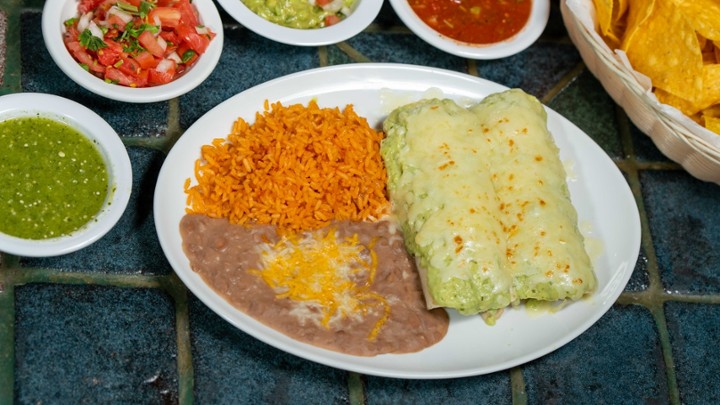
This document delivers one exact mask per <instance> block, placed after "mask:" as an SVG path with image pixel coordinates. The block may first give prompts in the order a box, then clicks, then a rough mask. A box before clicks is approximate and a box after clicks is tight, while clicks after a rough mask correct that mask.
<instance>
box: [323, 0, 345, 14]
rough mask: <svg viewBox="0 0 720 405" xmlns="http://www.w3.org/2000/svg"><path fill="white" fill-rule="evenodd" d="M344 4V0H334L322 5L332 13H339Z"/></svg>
mask: <svg viewBox="0 0 720 405" xmlns="http://www.w3.org/2000/svg"><path fill="white" fill-rule="evenodd" d="M344 5H345V4H344V3H343V0H333V1H331V2H330V3H328V4H326V5H324V6H322V9H323V10H325V11H329V12H331V13H337V12H338V11H340V9H342V8H343V6H344Z"/></svg>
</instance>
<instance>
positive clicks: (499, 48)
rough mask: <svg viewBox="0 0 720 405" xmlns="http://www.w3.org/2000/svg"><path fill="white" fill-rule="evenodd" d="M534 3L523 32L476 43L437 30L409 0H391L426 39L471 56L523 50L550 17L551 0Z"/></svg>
mask: <svg viewBox="0 0 720 405" xmlns="http://www.w3.org/2000/svg"><path fill="white" fill-rule="evenodd" d="M532 3H533V4H532V9H531V10H530V18H529V19H528V22H527V23H526V24H525V27H523V29H522V30H521V31H520V32H518V33H517V34H515V35H514V36H513V37H511V38H509V39H507V40H505V41H501V42H496V43H493V44H487V45H477V44H468V43H465V42H460V41H457V40H455V39H452V38H448V37H446V36H445V35H442V34H440V33H439V32H437V31H435V30H434V29H432V28H431V27H430V26H429V25H427V24H425V23H424V22H423V21H422V20H421V19H420V17H418V15H417V14H415V11H413V9H412V7H410V4H409V3H408V0H390V4H391V5H392V7H393V9H394V10H395V12H396V13H397V15H398V16H399V17H400V19H401V20H402V22H403V23H405V25H406V26H407V27H408V28H409V29H410V30H411V31H412V32H414V33H415V34H416V35H417V36H419V37H420V38H422V39H423V40H424V41H425V42H427V43H429V44H430V45H432V46H434V47H436V48H438V49H440V50H443V51H445V52H447V53H449V54H452V55H455V56H461V57H465V58H469V59H500V58H504V57H507V56H511V55H514V54H516V53H518V52H521V51H523V50H525V49H526V48H527V47H529V46H530V45H532V44H533V43H534V42H535V41H536V40H537V39H538V37H539V36H540V34H542V32H543V30H544V29H545V26H546V25H547V22H548V18H549V17H550V1H549V0H532Z"/></svg>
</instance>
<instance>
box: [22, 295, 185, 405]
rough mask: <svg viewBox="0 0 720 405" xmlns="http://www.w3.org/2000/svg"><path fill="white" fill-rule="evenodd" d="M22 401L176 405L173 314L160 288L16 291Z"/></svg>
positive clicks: (167, 299) (31, 402) (34, 402)
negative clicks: (164, 404) (167, 404)
mask: <svg viewBox="0 0 720 405" xmlns="http://www.w3.org/2000/svg"><path fill="white" fill-rule="evenodd" d="M16 308H17V313H16V325H15V342H16V347H15V363H16V369H15V395H16V400H17V403H20V404H40V403H46V404H109V403H126V404H163V403H173V402H177V393H178V389H177V371H176V369H177V366H176V352H177V349H176V346H175V342H176V333H175V329H174V325H175V318H174V315H175V311H174V309H173V305H172V302H171V301H170V299H169V298H168V297H167V296H166V295H164V294H163V293H162V292H160V291H158V290H145V289H124V288H116V287H101V286H74V285H42V284H31V285H27V286H23V287H18V288H17V289H16Z"/></svg>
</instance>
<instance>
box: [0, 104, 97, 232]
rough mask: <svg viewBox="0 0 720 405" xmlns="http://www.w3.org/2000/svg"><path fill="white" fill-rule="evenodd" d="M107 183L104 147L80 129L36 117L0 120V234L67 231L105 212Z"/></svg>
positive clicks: (73, 229) (71, 230)
mask: <svg viewBox="0 0 720 405" xmlns="http://www.w3.org/2000/svg"><path fill="white" fill-rule="evenodd" d="M108 186H109V181H108V171H107V167H106V164H105V160H104V159H103V157H102V155H101V154H100V151H99V150H98V149H97V147H96V146H95V145H94V144H93V142H92V141H90V140H89V139H88V138H86V137H85V136H84V135H82V134H81V133H80V132H78V131H77V130H76V129H74V128H72V127H70V126H69V125H67V124H64V123H61V122H59V121H55V120H52V119H49V118H43V117H37V116H32V117H20V118H12V119H8V120H6V121H3V122H0V232H3V233H6V234H8V235H12V236H17V237H20V238H25V239H49V238H55V237H59V236H62V235H67V234H69V233H71V232H73V231H75V230H77V229H79V228H80V227H82V226H83V225H85V224H86V223H88V222H89V221H90V220H91V219H92V218H93V217H94V216H95V215H96V214H97V213H98V211H100V208H102V206H103V204H104V202H105V198H106V197H107V194H108Z"/></svg>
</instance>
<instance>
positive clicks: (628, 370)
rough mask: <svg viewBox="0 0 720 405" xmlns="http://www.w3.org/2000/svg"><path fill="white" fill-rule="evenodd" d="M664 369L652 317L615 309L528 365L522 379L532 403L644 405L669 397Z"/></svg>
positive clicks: (624, 308)
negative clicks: (584, 330) (578, 334)
mask: <svg viewBox="0 0 720 405" xmlns="http://www.w3.org/2000/svg"><path fill="white" fill-rule="evenodd" d="M528 338H532V337H531V336H529V337H528ZM663 369H664V364H663V357H662V352H661V347H660V340H659V337H658V332H657V329H656V327H655V323H654V321H653V318H652V316H651V315H650V313H649V312H648V311H647V310H646V309H644V308H642V307H638V306H614V307H613V308H612V309H610V311H608V312H607V314H605V316H603V317H602V318H601V319H600V320H599V321H598V322H597V323H596V324H595V325H593V326H592V327H590V329H589V330H588V331H587V332H585V333H584V334H582V335H580V336H579V337H578V338H576V339H575V340H573V341H572V342H570V343H568V344H567V345H565V346H563V347H561V348H559V349H558V350H557V351H555V352H553V353H550V354H549V355H547V356H545V357H542V358H540V359H538V360H535V361H533V362H531V363H529V364H527V365H526V366H525V367H524V368H523V375H524V376H525V382H526V383H527V395H528V403H531V404H597V403H602V404H646V403H664V402H665V401H666V399H667V397H668V387H667V379H666V376H665V373H664V371H663Z"/></svg>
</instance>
